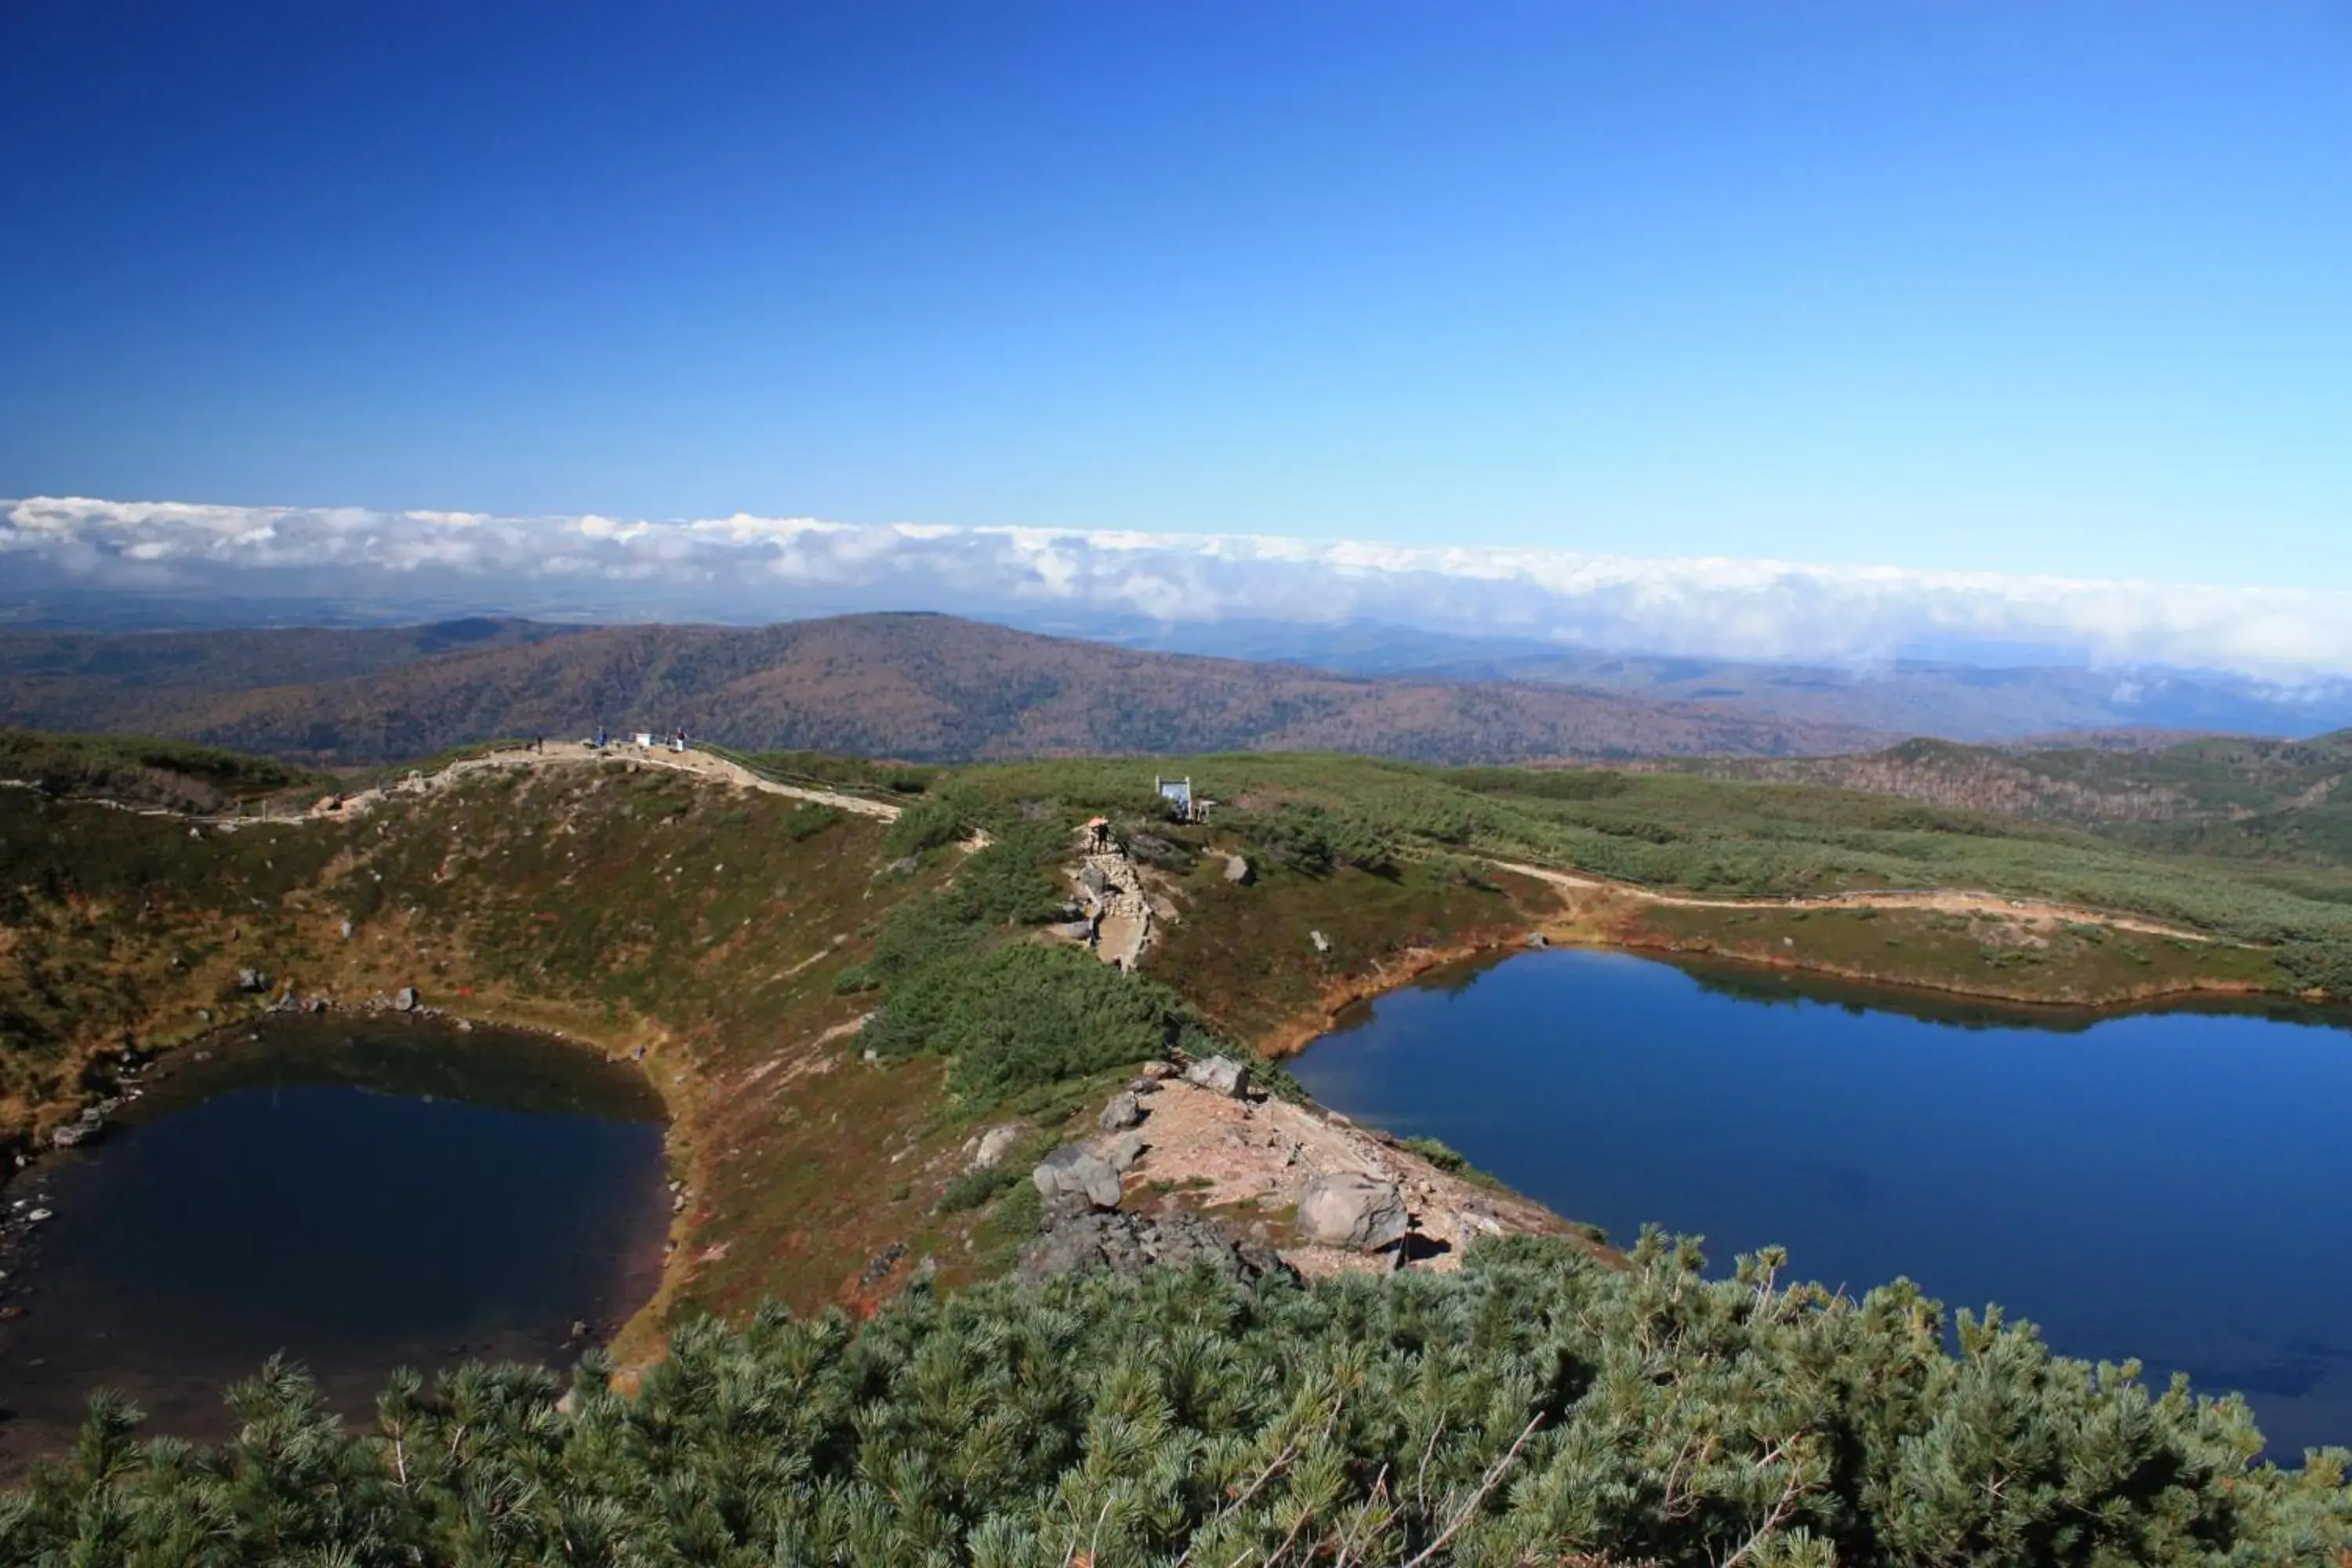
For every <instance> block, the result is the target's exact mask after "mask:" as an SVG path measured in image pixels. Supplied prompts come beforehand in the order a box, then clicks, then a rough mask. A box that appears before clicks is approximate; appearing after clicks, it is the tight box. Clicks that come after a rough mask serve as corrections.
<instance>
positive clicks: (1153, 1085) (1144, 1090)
mask: <svg viewBox="0 0 2352 1568" xmlns="http://www.w3.org/2000/svg"><path fill="white" fill-rule="evenodd" d="M1127 1092H1128V1093H1129V1094H1158V1093H1159V1092H1160V1080H1159V1079H1156V1078H1139V1079H1133V1080H1132V1081H1130V1082H1129V1084H1128V1086H1127Z"/></svg>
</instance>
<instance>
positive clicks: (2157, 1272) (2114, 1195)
mask: <svg viewBox="0 0 2352 1568" xmlns="http://www.w3.org/2000/svg"><path fill="white" fill-rule="evenodd" d="M2346 1022H2347V1020H2346V1019H2345V1018H2344V1017H2342V1016H2318V1015H2312V1014H2296V1013H2291V1012H2284V1011H2282V1012H2278V1013H2276V1014H2273V1015H2264V1014H2259V1013H2241V1014H2232V1013H2228V1012H2221V1011H2188V1012H2171V1013H2161V1014H2142V1015H2135V1016H2119V1017H2118V1016H2111V1017H2095V1016H2087V1015H2079V1014H2075V1015H2068V1014H2059V1013H2054V1012H2053V1013H2051V1014H2046V1015H2042V1014H2032V1013H2020V1012H2000V1011H1997V1010H1991V1009H1986V1008H1979V1007H1971V1006H1968V1005H1958V1004H1945V1003H1940V1002H1937V1001H1934V1000H1929V999H1924V998H1919V997H1916V996H1910V995H1907V994H1895V993H1886V992H1878V991H1869V990H1864V989H1860V988H1853V987H1843V986H1823V985H1820V984H1805V983H1803V982H1799V981H1791V980H1788V979H1785V978H1783V977H1781V976H1780V975H1777V974H1774V973H1769V972H1748V973H1735V972H1731V971H1713V972H1709V971H1696V970H1686V969H1683V968H1678V967H1675V966H1674V965H1671V964H1667V963H1659V962H1655V961H1653V960H1648V959H1643V958H1635V957H1632V956H1628V955H1624V954H1619V953H1605V952H1538V953H1528V954H1525V955H1522V956H1518V957H1515V958H1511V959H1509V960H1507V961H1506V962H1504V963H1499V964H1496V965H1494V966H1492V967H1488V968H1486V969H1483V970H1465V971H1460V972H1454V973H1447V974H1444V975H1440V976H1437V977H1434V978H1433V982H1432V983H1428V984H1423V985H1420V986H1416V987H1414V988H1412V989H1408V990H1404V991H1400V992H1397V993H1394V994H1391V995H1388V996H1385V997H1382V998H1381V999H1380V1000H1379V1001H1378V1002H1377V1003H1374V1004H1372V1005H1369V1006H1367V1007H1363V1008H1360V1009H1358V1010H1356V1011H1355V1012H1354V1013H1352V1014H1351V1015H1349V1016H1345V1017H1343V1018H1342V1020H1341V1026H1340V1027H1339V1028H1338V1029H1336V1030H1334V1032H1332V1033H1331V1034H1329V1035H1327V1036H1325V1037H1323V1038H1322V1039H1320V1040H1318V1041H1317V1042H1316V1043H1315V1044H1313V1045H1312V1046H1310V1047H1308V1048H1307V1050H1306V1051H1305V1052H1304V1053H1303V1054H1302V1055H1300V1056H1299V1057H1298V1058H1297V1059H1296V1060H1294V1061H1293V1062H1292V1063H1291V1064H1290V1066H1291V1068H1292V1069H1293V1070H1294V1071H1295V1072H1296V1073H1297V1076H1298V1077H1299V1079H1301V1080H1302V1081H1303V1082H1304V1083H1305V1084H1306V1085H1307V1088H1308V1089H1309V1090H1311V1091H1312V1092H1313V1094H1314V1095H1315V1097H1316V1098H1317V1099H1318V1100H1321V1101H1322V1102H1323V1103H1324V1104H1326V1105H1328V1106H1330V1107H1332V1108H1333V1109H1335V1110H1340V1111H1343V1112H1345V1113H1346V1114H1348V1115H1349V1116H1352V1117H1356V1118H1358V1119H1359V1120H1361V1121H1368V1122H1370V1123H1372V1124H1375V1125H1378V1126H1381V1127H1385V1128H1388V1129H1389V1130H1391V1131H1394V1132H1397V1133H1399V1134H1402V1135H1408V1136H1431V1137H1436V1138H1442V1139H1444V1141H1445V1142H1447V1143H1450V1144H1452V1145H1453V1146H1454V1148H1455V1149H1457V1150H1459V1151H1461V1152H1463V1153H1464V1154H1465V1155H1466V1156H1467V1157H1468V1158H1469V1159H1470V1161H1471V1162H1472V1163H1474V1164H1476V1165H1478V1166H1480V1167H1482V1168H1484V1169H1486V1170H1488V1171H1491V1172H1493V1173H1495V1174H1496V1175H1497V1176H1499V1177H1501V1178H1502V1179H1503V1180H1504V1181H1505V1182H1507V1183H1508V1184H1510V1185H1511V1186H1513V1187H1515V1188H1517V1189H1518V1190H1519V1191H1521V1192H1523V1193H1526V1194H1528V1195H1529V1196H1531V1197H1535V1198H1538V1199H1540V1200H1541V1201H1543V1202H1544V1203H1545V1204H1547V1205H1549V1206H1551V1207H1552V1208H1553V1209H1555V1210H1557V1211H1558V1212H1559V1213H1561V1214H1563V1215H1568V1216H1570V1218H1573V1219H1579V1220H1586V1221H1590V1222H1591V1223H1593V1224H1597V1225H1600V1226H1605V1227H1606V1228H1607V1229H1608V1231H1609V1233H1610V1236H1611V1237H1612V1239H1614V1240H1618V1241H1621V1242H1627V1243H1630V1242H1631V1241H1632V1240H1633V1238H1634V1237H1635V1236H1636V1235H1638V1233H1639V1231H1640V1229H1641V1227H1642V1226H1643V1224H1644V1223H1655V1224H1658V1225H1660V1226H1664V1227H1665V1228H1667V1229H1669V1230H1672V1231H1675V1232H1679V1233H1683V1234H1699V1235H1704V1236H1705V1237H1706V1243H1707V1251H1708V1254H1709V1257H1710V1258H1711V1259H1712V1260H1713V1261H1714V1262H1715V1263H1716V1264H1717V1265H1720V1266H1722V1267H1724V1268H1728V1267H1729V1265H1730V1262H1731V1259H1732V1258H1733V1256H1734V1255H1735V1254H1737V1253H1739V1252H1744V1251H1749V1250H1752V1249H1754V1248H1755V1247H1759V1246H1762V1245H1765V1244H1768V1243H1776V1242H1777V1243H1780V1244H1781V1245H1784V1246H1786V1247H1788V1248H1789V1249H1790V1262H1791V1266H1792V1268H1794V1269H1795V1270H1796V1271H1797V1272H1799V1273H1801V1274H1802V1275H1804V1276H1806V1277H1809V1278H1813V1279H1821V1280H1822V1281H1823V1282H1824V1283H1827V1284H1831V1285H1839V1284H1843V1285H1844V1286H1845V1287H1846V1288H1847V1289H1849V1290H1852V1291H1855V1292H1857V1293H1858V1292H1859V1291H1860V1290H1861V1289H1866V1288H1867V1287H1869V1286H1871V1285H1874V1284H1880V1283H1884V1282H1885V1281H1886V1280H1889V1279H1894V1278H1895V1277H1896V1276H1898V1275H1902V1276H1908V1277H1909V1278H1910V1279H1915V1280H1916V1281H1918V1282H1919V1284H1920V1285H1921V1286H1922V1287H1924V1288H1925V1289H1927V1290H1928V1291H1929V1292H1930V1293H1931V1294H1933V1295H1935V1296H1937V1297H1940V1298H1941V1299H1943V1300H1945V1301H1947V1302H1948V1303H1949V1304H1951V1305H1952V1306H1954V1307H1960V1306H1972V1307H1981V1306H1983V1305H1984V1304H1985V1303H1987V1302H1999V1303H2000V1305H2001V1306H2002V1307H2004V1308H2005V1309H2006V1310H2008V1311H2009V1313H2010V1314H2011V1317H2012V1318H2018V1317H2022V1318H2028V1319H2031V1320H2032V1321H2034V1322H2036V1323H2038V1324H2040V1325H2041V1326H2042V1331H2043V1334H2044V1337H2045V1338H2046V1339H2047V1340H2048V1341H2049V1342H2050V1343H2051V1345H2052V1346H2053V1348H2054V1349H2056V1350H2057V1351H2058V1352H2061V1353H2063V1354H2067V1355H2074V1356H2080V1357H2084V1358H2086V1359H2092V1360H2096V1359H2101V1358H2105V1359H2110V1360H2118V1361H2120V1360H2122V1359H2124V1358H2125V1357H2126V1356H2133V1355H2137V1356H2138V1357H2139V1358H2140V1359H2141V1360H2142V1361H2144V1362H2145V1363H2147V1366H2148V1368H2149V1371H2150V1374H2151V1376H2152V1377H2154V1378H2156V1379H2158V1380H2159V1382H2158V1386H2161V1382H2160V1379H2161V1378H2162V1377H2163V1376H2164V1375H2166V1374H2168V1373H2169V1372H2171V1371H2172V1370H2174V1369H2179V1370H2183V1371H2186V1372H2188V1373H2189V1374H2190V1375H2191V1376H2192V1377H2193V1378H2194V1379H2195V1380H2196V1382H2197V1384H2198V1386H2199V1388H2200V1391H2201V1392H2208V1393H2221V1392H2224V1391H2227V1390H2231V1389H2235V1390H2238V1391H2240V1392H2242V1393H2243V1394H2245V1395H2246V1396H2247V1398H2248V1400H2249V1401H2250V1402H2251V1403H2252V1405H2253V1406H2254V1409H2255V1412H2256V1414H2257V1415H2258V1416H2259V1417H2260V1419H2261V1422H2262V1426H2263V1432H2264V1434H2265V1436H2268V1437H2269V1438H2270V1440H2271V1444H2272V1447H2273V1452H2275V1453H2279V1454H2281V1455H2282V1456H2284V1457H2287V1458H2293V1457H2294V1456H2295V1455H2297V1454H2299V1452H2300V1451H2301V1449H2302V1448H2303V1447H2305V1446H2309V1445H2317V1444H2321V1443H2338V1444H2346V1445H2352V1317H2347V1306H2352V1246H2347V1243H2352V1029H2347V1027H2345V1026H2344V1025H2345V1024H2346Z"/></svg>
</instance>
